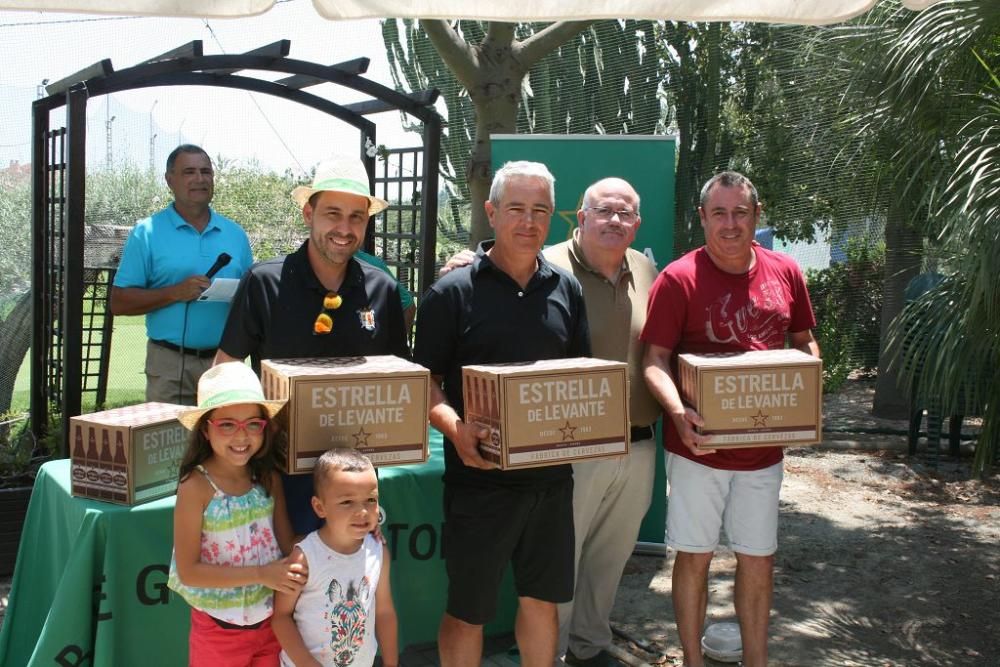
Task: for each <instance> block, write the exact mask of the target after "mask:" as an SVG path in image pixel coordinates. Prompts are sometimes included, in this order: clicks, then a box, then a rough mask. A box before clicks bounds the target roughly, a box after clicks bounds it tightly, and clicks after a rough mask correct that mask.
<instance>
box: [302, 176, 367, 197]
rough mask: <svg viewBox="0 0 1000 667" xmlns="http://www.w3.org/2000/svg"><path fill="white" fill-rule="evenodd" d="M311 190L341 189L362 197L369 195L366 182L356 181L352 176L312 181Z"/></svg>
mask: <svg viewBox="0 0 1000 667" xmlns="http://www.w3.org/2000/svg"><path fill="white" fill-rule="evenodd" d="M312 189H313V190H341V191H343V192H354V193H356V194H359V195H361V196H362V197H370V196H371V194H370V193H369V192H368V184H366V183H362V182H361V181H356V180H354V179H353V178H327V179H325V180H322V181H319V182H318V183H313V187H312Z"/></svg>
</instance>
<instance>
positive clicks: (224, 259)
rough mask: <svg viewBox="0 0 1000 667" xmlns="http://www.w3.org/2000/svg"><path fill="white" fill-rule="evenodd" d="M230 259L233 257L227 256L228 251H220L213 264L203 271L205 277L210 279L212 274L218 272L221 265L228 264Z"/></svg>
mask: <svg viewBox="0 0 1000 667" xmlns="http://www.w3.org/2000/svg"><path fill="white" fill-rule="evenodd" d="M232 260H233V258H232V257H230V256H229V253H227V252H220V253H219V257H218V258H217V259H216V260H215V264H213V265H212V266H211V268H210V269H209V270H208V271H206V272H205V277H206V278H208V279H209V280H211V279H212V276H214V275H215V274H216V273H218V272H219V270H220V269H221V268H222V267H224V266H225V265H227V264H229V262H231V261H232Z"/></svg>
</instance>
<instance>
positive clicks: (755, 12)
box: [0, 0, 940, 24]
mask: <svg viewBox="0 0 1000 667" xmlns="http://www.w3.org/2000/svg"><path fill="white" fill-rule="evenodd" d="M939 1H940V0H902V2H903V4H904V5H905V6H906V7H909V8H910V9H915V10H917V9H924V8H926V7H929V6H930V5H932V4H934V3H935V2H939ZM274 2H275V0H0V9H23V10H29V11H61V12H73V13H98V14H146V15H154V16H194V17H230V18H232V17H238V16H251V15H254V14H261V13H263V12H266V11H267V10H268V9H270V8H271V7H272V6H273V5H274ZM875 4H876V0H614V1H611V0H503V1H498V0H313V5H315V7H316V11H317V12H319V13H320V14H321V15H322V16H324V17H326V18H328V19H363V18H382V17H388V16H391V17H397V18H473V19H483V20H495V21H510V22H519V21H553V20H559V19H576V20H583V19H602V18H637V19H638V18H642V19H668V20H674V21H761V22H768V23H806V24H821V23H836V22H838V21H843V20H846V19H849V18H851V17H854V16H857V15H859V14H863V13H864V12H866V11H868V10H869V9H871V8H872V7H873V6H874V5H875Z"/></svg>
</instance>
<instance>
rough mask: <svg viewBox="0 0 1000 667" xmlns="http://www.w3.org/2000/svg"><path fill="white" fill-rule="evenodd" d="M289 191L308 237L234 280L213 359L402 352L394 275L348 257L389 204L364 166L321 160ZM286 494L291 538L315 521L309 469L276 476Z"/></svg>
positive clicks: (404, 347)
mask: <svg viewBox="0 0 1000 667" xmlns="http://www.w3.org/2000/svg"><path fill="white" fill-rule="evenodd" d="M292 197H293V198H294V199H295V201H296V202H297V203H298V204H299V205H300V206H302V217H303V219H304V220H305V223H306V226H307V227H308V228H309V238H308V239H307V240H306V242H305V243H303V244H302V246H301V247H300V248H299V249H298V250H296V251H295V252H294V253H292V254H290V255H287V256H285V257H281V258H277V259H272V260H269V261H266V262H260V263H258V264H255V265H254V266H253V267H251V269H250V270H249V271H248V272H247V273H246V275H244V276H243V279H242V281H241V282H240V286H239V289H238V290H237V292H236V295H235V297H234V298H233V304H232V308H231V310H230V311H229V319H228V320H227V321H226V327H225V330H224V331H223V333H222V341H221V342H220V343H219V352H218V354H216V357H215V363H217V364H218V363H222V362H224V361H234V360H243V359H245V358H246V357H248V356H249V357H250V360H251V363H252V364H253V368H254V370H255V371H256V372H257V373H258V374H259V373H260V361H261V359H289V358H303V357H347V356H358V355H372V354H394V355H397V356H400V357H408V356H409V350H408V348H407V345H406V330H405V327H404V324H403V308H402V305H401V303H400V300H399V292H398V291H397V287H396V281H395V280H394V279H393V278H392V277H391V276H390V275H388V274H387V273H385V272H384V271H382V270H380V269H377V268H375V267H373V266H371V265H370V264H367V263H364V262H359V261H358V260H357V259H355V258H354V253H355V251H357V250H358V249H359V248H360V247H361V244H362V242H363V241H364V238H365V229H366V228H367V226H368V219H369V218H370V217H371V216H373V215H376V214H377V213H379V212H380V211H382V210H383V209H385V208H386V207H387V206H388V205H389V204H388V203H387V202H386V201H384V200H382V199H378V198H377V197H373V196H372V195H371V194H370V191H369V187H368V174H367V172H366V171H365V168H364V165H363V164H361V162H360V161H359V160H357V159H352V158H343V157H338V158H334V159H331V160H329V161H326V162H322V163H320V164H319V166H317V168H316V176H315V179H314V181H313V185H312V187H306V186H299V187H297V188H295V190H294V191H293V192H292ZM285 495H286V499H287V502H288V510H289V514H290V515H291V519H292V525H293V527H294V528H295V532H296V533H297V534H305V533H308V532H310V531H312V530H314V529H315V528H316V527H318V525H319V519H318V518H317V517H316V515H315V514H314V513H313V511H312V508H311V507H310V504H309V499H310V497H311V496H312V477H311V476H310V475H297V476H291V475H288V476H285Z"/></svg>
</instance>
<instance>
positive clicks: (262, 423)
mask: <svg viewBox="0 0 1000 667" xmlns="http://www.w3.org/2000/svg"><path fill="white" fill-rule="evenodd" d="M206 421H207V422H208V423H209V424H211V425H212V426H214V427H215V430H217V431H218V432H219V433H221V434H222V435H227V436H228V435H236V434H237V433H238V432H239V430H240V429H243V430H244V431H246V434H247V435H260V434H261V433H263V432H264V429H265V428H266V427H267V420H266V419H264V418H262V417H254V418H253V419H244V420H243V421H240V420H239V419H207V420H206Z"/></svg>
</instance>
